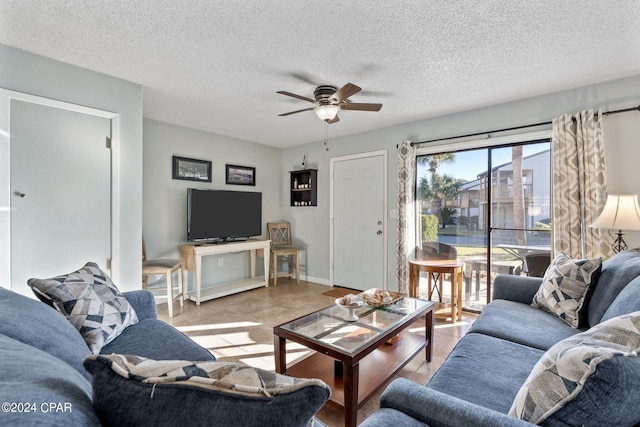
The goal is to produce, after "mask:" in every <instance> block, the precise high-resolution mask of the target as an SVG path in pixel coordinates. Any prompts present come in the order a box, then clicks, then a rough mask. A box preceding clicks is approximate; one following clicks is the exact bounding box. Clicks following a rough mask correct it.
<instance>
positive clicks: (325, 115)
mask: <svg viewBox="0 0 640 427" xmlns="http://www.w3.org/2000/svg"><path fill="white" fill-rule="evenodd" d="M361 90H362V89H361V88H360V87H358V86H356V85H354V84H353V83H347V84H346V85H344V86H342V87H341V88H340V89H338V88H336V87H335V86H329V85H323V86H318V87H317V88H316V89H315V90H314V91H313V96H314V98H315V99H311V98H307V97H306V96H302V95H296V94H295V93H291V92H286V91H283V90H280V91H278V92H277V93H279V94H282V95H287V96H291V97H293V98H297V99H301V100H303V101H307V102H311V103H312V104H315V105H316V106H315V107H309V108H303V109H302V110H296V111H290V112H288V113H283V114H278V115H279V116H288V115H290V114H296V113H301V112H303V111H311V110H313V112H314V113H316V115H317V116H318V118H319V119H320V120H324V121H325V122H327V123H335V122H337V121H339V120H340V118H338V111H340V110H352V111H380V109H381V108H382V104H369V103H359V102H351V101H350V100H349V99H348V98H349V97H350V96H353V95H355V94H356V93H358V92H360V91H361Z"/></svg>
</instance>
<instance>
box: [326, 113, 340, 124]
mask: <svg viewBox="0 0 640 427" xmlns="http://www.w3.org/2000/svg"><path fill="white" fill-rule="evenodd" d="M339 121H340V117H338V116H337V115H336V116H335V117H334V118H333V119H331V120H327V123H329V124H331V123H335V122H339Z"/></svg>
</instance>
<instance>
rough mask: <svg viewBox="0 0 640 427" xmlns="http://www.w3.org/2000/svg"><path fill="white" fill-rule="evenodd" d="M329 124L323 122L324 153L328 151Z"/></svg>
mask: <svg viewBox="0 0 640 427" xmlns="http://www.w3.org/2000/svg"><path fill="white" fill-rule="evenodd" d="M328 143H329V123H328V122H324V151H329V144H328Z"/></svg>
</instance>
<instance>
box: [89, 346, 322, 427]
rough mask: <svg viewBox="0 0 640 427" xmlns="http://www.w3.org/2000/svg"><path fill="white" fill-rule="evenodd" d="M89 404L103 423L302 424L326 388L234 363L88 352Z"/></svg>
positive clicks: (318, 384) (308, 421)
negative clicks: (90, 402)
mask: <svg viewBox="0 0 640 427" xmlns="http://www.w3.org/2000/svg"><path fill="white" fill-rule="evenodd" d="M84 366H85V367H86V368H87V370H88V371H89V372H91V374H92V375H93V381H92V385H93V406H94V408H95V410H96V413H97V414H98V417H99V418H100V421H101V422H102V423H103V424H105V425H153V426H175V425H176V424H180V423H184V422H188V424H189V425H202V426H205V425H224V426H229V427H231V426H238V427H240V426H243V427H244V426H256V427H257V426H260V427H262V426H300V427H302V426H308V425H309V423H310V421H311V419H312V418H313V415H314V414H315V413H316V412H317V411H318V410H319V409H320V408H321V407H322V405H324V403H325V402H326V401H327V399H328V398H329V396H330V395H331V389H330V388H329V386H327V385H326V384H325V383H323V382H322V381H320V380H314V379H309V380H308V379H299V378H293V377H288V376H286V375H280V374H275V373H273V372H270V371H265V370H262V369H258V368H253V367H251V366H247V365H241V364H237V363H226V362H216V361H204V362H190V361H181V360H162V361H161V360H152V359H146V358H144V357H139V356H128V355H118V354H113V355H110V356H105V355H91V356H89V357H87V358H86V359H85V362H84Z"/></svg>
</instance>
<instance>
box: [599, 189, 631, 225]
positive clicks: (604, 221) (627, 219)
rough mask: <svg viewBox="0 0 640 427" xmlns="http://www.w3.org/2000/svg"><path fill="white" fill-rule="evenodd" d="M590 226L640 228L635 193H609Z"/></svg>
mask: <svg viewBox="0 0 640 427" xmlns="http://www.w3.org/2000/svg"><path fill="white" fill-rule="evenodd" d="M590 227H594V228H608V229H610V230H640V207H639V206H638V196H637V195H636V194H611V195H609V196H607V203H606V204H605V205H604V209H602V212H600V216H599V217H598V218H597V219H596V220H595V221H594V223H593V224H591V225H590Z"/></svg>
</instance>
